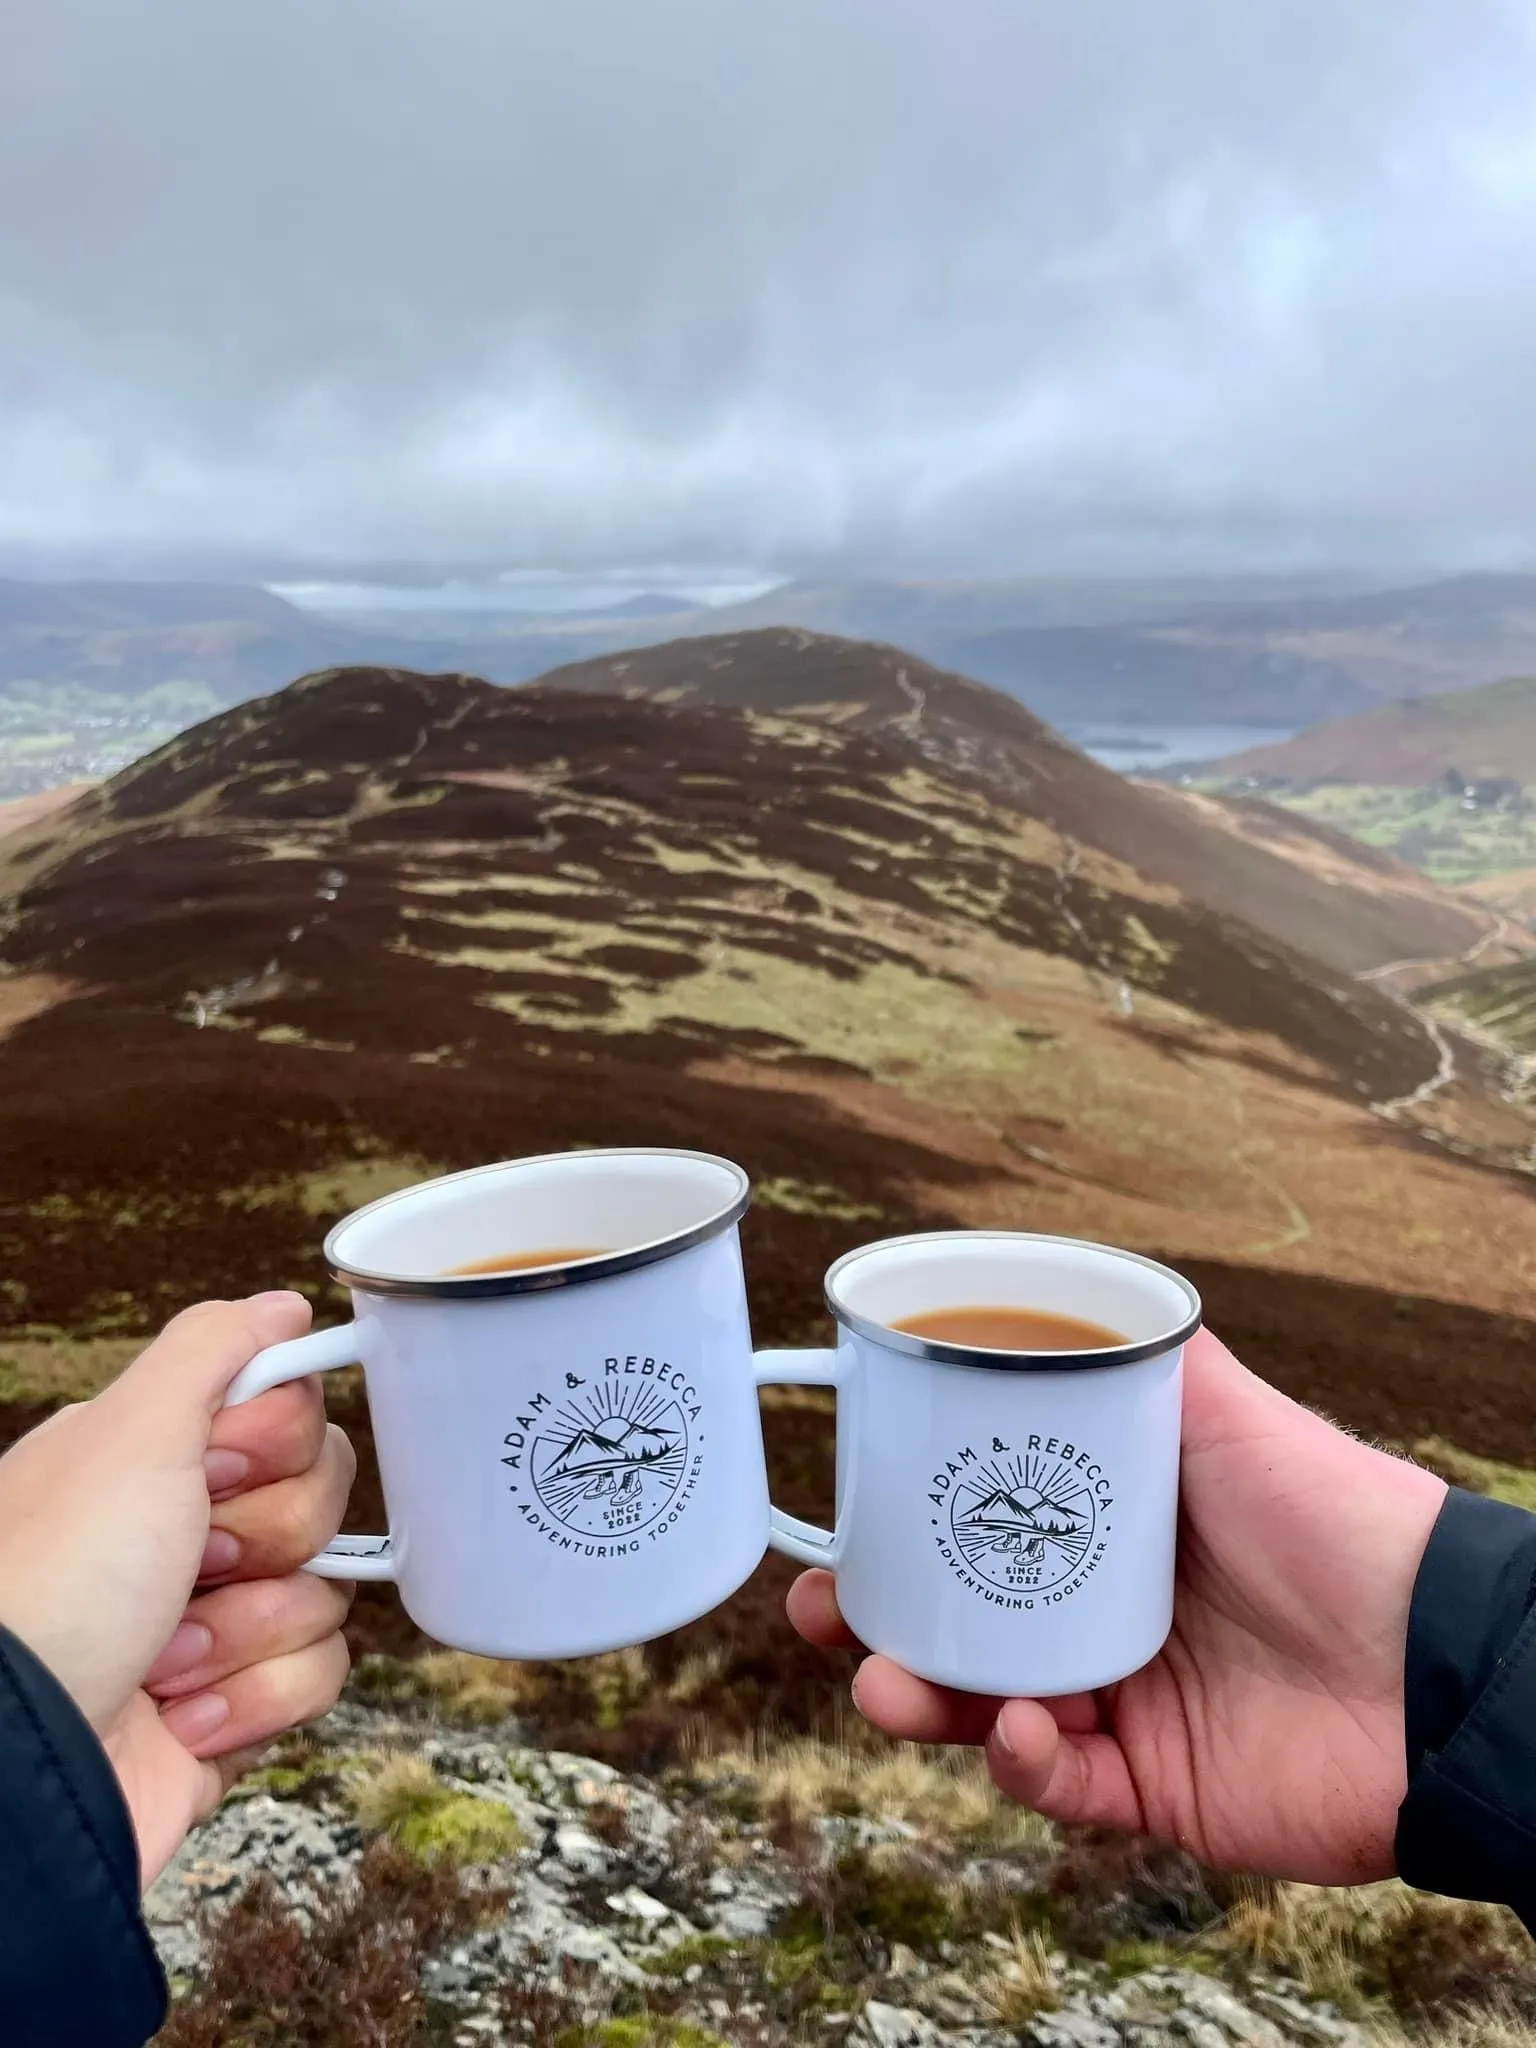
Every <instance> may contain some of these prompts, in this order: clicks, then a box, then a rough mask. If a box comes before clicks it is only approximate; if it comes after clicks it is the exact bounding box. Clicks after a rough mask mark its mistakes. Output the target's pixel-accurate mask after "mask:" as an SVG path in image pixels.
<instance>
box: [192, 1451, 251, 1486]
mask: <svg viewBox="0 0 1536 2048" xmlns="http://www.w3.org/2000/svg"><path fill="white" fill-rule="evenodd" d="M250 1470H251V1461H250V1459H249V1458H248V1457H247V1456H246V1455H245V1453H244V1451H204V1453H203V1474H204V1477H205V1478H206V1479H207V1481H208V1492H209V1494H210V1495H211V1496H212V1495H217V1494H221V1493H232V1492H233V1491H234V1489H235V1488H236V1487H237V1486H239V1485H240V1484H241V1483H242V1481H243V1480H245V1479H246V1478H248V1477H249V1475H250Z"/></svg>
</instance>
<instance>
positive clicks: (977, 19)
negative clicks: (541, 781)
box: [0, 0, 1536, 573]
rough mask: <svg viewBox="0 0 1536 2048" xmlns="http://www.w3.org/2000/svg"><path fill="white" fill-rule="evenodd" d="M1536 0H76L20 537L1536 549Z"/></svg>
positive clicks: (787, 562) (757, 551) (643, 560)
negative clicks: (1534, 480) (1257, 0)
mask: <svg viewBox="0 0 1536 2048" xmlns="http://www.w3.org/2000/svg"><path fill="white" fill-rule="evenodd" d="M1528 19H1529V18H1528V16H1527V15H1526V14H1525V11H1524V10H1522V9H1519V8H1517V7H1516V6H1515V5H1513V4H1510V5H1504V4H1497V0H1393V4H1388V0H1356V4H1355V5H1354V6H1352V7H1350V8H1348V9H1344V10H1340V9H1338V8H1337V7H1336V6H1329V7H1324V6H1323V5H1322V4H1321V0H1291V4H1289V5H1288V6H1287V7H1286V8H1285V9H1283V10H1282V9H1278V8H1277V9H1268V10H1254V9H1246V8H1234V7H1232V6H1231V5H1230V4H1229V0H1164V4H1162V5H1160V6H1158V7H1156V8H1146V9H1132V8H1128V7H1126V6H1125V5H1124V4H1123V0H1076V4H1075V5H1074V6H1072V7H1071V8H1060V7H1050V8H1047V7H1044V6H1039V5H1034V4H1028V0H1026V4H1020V0H951V4H949V5H948V6H945V7H942V8H939V7H935V6H933V5H931V4H929V0H777V4H776V5H775V6H773V7H772V8H755V9H748V8H739V7H721V6H720V5H718V4H717V0H652V4H650V5H647V6H645V7H637V6H635V5H633V4H632V0H574V4H571V5H568V6H563V7H558V8H538V9H535V8H525V7H512V6H508V5H507V4H506V0H437V4H435V5H433V6H431V7H426V6H422V5H421V4H420V0H222V4H220V5H219V6H216V7H210V6H207V5H204V4H201V0H139V4H138V5H136V6H135V7H134V8H132V9H122V8H118V7H113V6H109V5H108V4H107V0H51V4H49V5H48V6H46V7H44V6H43V5H42V4H41V0H23V5H22V7H21V8H20V9H19V10H16V9H13V10H12V11H11V13H10V14H9V15H8V16H7V19H6V22H5V24H4V25H3V26H0V247H3V249H4V261H3V263H0V543H9V544H11V545H12V546H25V545H40V546H55V547H76V546H89V545H98V546H112V545H116V546H127V547H134V546H138V547H143V548H151V547H155V548H183V549H185V548H194V547H201V546H206V547H210V548H212V547H217V548H224V549H232V550H242V549H243V550H247V551H257V552H260V551H262V550H266V551H268V552H272V553H274V554H275V553H282V554H285V555H287V556H295V557H297V556H303V555H305V554H312V555H315V556H317V557H324V558H326V559H329V560H343V561H344V560H346V559H348V558H354V559H358V560H364V559H368V558H373V557H378V556H380V555H398V556H406V557H414V558H417V559H423V560H442V561H450V560H451V561H462V560H466V559H476V560H485V561H489V562H496V563H502V564H506V565H508V566H510V567H514V568H518V567H521V568H534V567H537V568H540V569H547V568H563V569H570V570H574V571H582V572H590V571H592V570H594V569H596V568H599V567H602V566H604V565H609V564H612V563H614V562H623V563H626V564H631V565H635V567H636V568H637V570H643V569H644V568H645V566H646V565H648V564H664V563H679V562H682V563H689V564H694V565H699V566H700V567H701V568H702V569H705V570H707V569H708V567H709V565H711V564H716V565H722V566H723V565H741V564H756V565H763V566H765V567H771V568H775V569H782V570H796V569H810V568H816V567H832V566H836V567H841V568H844V569H849V568H864V569H869V568H884V569H906V570H908V571H914V570H929V571H954V572H972V573H987V572H994V573H1006V572H1010V571H1022V570H1027V569H1030V568H1038V567H1046V568H1049V567H1074V568H1084V567H1094V566H1105V567H1122V566H1125V565H1127V564H1132V563H1134V564H1136V565H1139V566H1141V565H1144V566H1157V565H1159V564H1168V565H1175V564H1177V565H1179V566H1187V565H1189V564H1190V563H1192V562H1196V561H1211V562H1215V561H1220V560H1227V561H1231V562H1273V563H1276V564H1291V563H1301V562H1306V561H1309V560H1324V559H1330V558H1334V559H1337V558H1340V557H1343V558H1347V559H1350V560H1353V561H1361V562H1363V561H1365V560H1368V559H1372V558H1379V559H1388V558H1392V559H1399V558H1400V559H1403V560H1408V559H1415V560H1417V559H1424V560H1431V559H1433V560H1439V561H1444V562H1447V563H1456V562H1461V561H1498V560H1506V559H1510V560H1512V559H1523V558H1524V556H1525V555H1526V554H1528V553H1530V552H1531V551H1533V549H1536V496H1533V490H1532V485H1531V482H1530V480H1529V477H1528V475H1527V459H1526V458H1527V450H1528V449H1529V448H1530V447H1531V445H1532V443H1533V439H1536V431H1533V430H1536V399H1533V398H1532V396H1531V393H1532V391H1533V388H1536V383H1533V378H1532V375H1531V369H1530V359H1531V356H1532V352H1533V347H1536V344H1533V342H1532V338H1531V337H1532V334H1533V332H1536V234H1533V232H1532V230H1533V227H1536V143H1533V141H1532V140H1531V138H1532V136H1533V135H1536V120H1533V114H1536V47H1533V40H1532V31H1531V28H1530V27H1529V26H1528ZM733 573H734V572H733Z"/></svg>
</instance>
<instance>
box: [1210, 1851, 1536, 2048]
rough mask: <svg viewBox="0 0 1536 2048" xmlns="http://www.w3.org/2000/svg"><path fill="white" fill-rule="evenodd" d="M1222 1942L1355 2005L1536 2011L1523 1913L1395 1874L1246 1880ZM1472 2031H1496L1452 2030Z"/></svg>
mask: <svg viewBox="0 0 1536 2048" xmlns="http://www.w3.org/2000/svg"><path fill="white" fill-rule="evenodd" d="M1213 1946H1215V1947H1216V1948H1218V1949H1222V1948H1225V1949H1227V1950H1229V1951H1231V1950H1235V1951H1237V1952H1238V1953H1239V1954H1240V1955H1242V1956H1243V1957H1244V1958H1245V1959H1246V1960H1248V1961H1250V1962H1254V1963H1257V1964H1259V1965H1261V1966H1262V1967H1264V1968H1267V1969H1272V1970H1278V1971H1281V1972H1283V1973H1284V1974H1286V1975H1289V1976H1294V1977H1296V1978H1298V1979H1299V1980H1300V1982H1301V1983H1302V1984H1304V1985H1305V1986H1306V1988H1307V1990H1308V1991H1309V1992H1311V1993H1312V1994H1313V1995H1314V1996H1316V1997H1321V1998H1330V1999H1333V2000H1334V2001H1335V2002H1336V2003H1338V2004H1340V2005H1342V2006H1344V2007H1345V2008H1346V2009H1349V2008H1353V2009H1356V2010H1358V2009H1359V2008H1360V2007H1361V2004H1362V2001H1363V2000H1371V1999H1383V2000H1385V2001H1387V2003H1388V2004H1389V2005H1390V2006H1391V2008H1392V2010H1393V2011H1395V2012H1397V2013H1400V2014H1403V2015H1405V2016H1417V2017H1418V2018H1419V2019H1421V2020H1426V2021H1427V2020H1430V2019H1433V2020H1434V2021H1435V2022H1436V2023H1437V2024H1440V2023H1445V2024H1450V2023H1451V2022H1453V2021H1454V2022H1456V2023H1458V2024H1460V2023H1461V2016H1463V2015H1466V2014H1469V2013H1474V2012H1475V2013H1476V2014H1478V2015H1481V2014H1482V2013H1483V2012H1485V2011H1490V2010H1491V2011H1495V2012H1503V2013H1505V2014H1507V2015H1508V2016H1510V2017H1513V2016H1514V2015H1515V2014H1516V2013H1517V2012H1525V2013H1531V2012H1536V1948H1533V1946H1532V1943H1531V1939H1530V1937H1529V1935H1528V1934H1527V1933H1526V1932H1525V1930H1524V1928H1523V1927H1521V1925H1520V1924H1519V1922H1518V1921H1517V1920H1516V1919H1515V1917H1514V1915H1513V1914H1511V1913H1509V1912H1506V1911H1505V1910H1504V1908H1502V1907H1499V1906H1485V1905H1479V1904H1474V1903H1471V1902H1469V1901H1466V1900H1462V1899H1445V1898H1439V1897H1437V1896H1435V1895H1433V1894H1430V1893H1423V1892H1413V1891H1410V1890H1409V1889H1408V1888H1407V1886H1406V1885H1402V1884H1398V1883H1396V1882H1395V1881H1394V1882H1391V1883H1387V1884H1379V1885H1367V1886H1359V1887H1355V1888H1352V1889H1339V1890H1331V1889H1323V1888H1320V1887H1318V1886H1314V1885H1299V1884H1281V1885H1275V1884H1270V1883H1267V1882H1264V1881H1253V1882H1251V1883H1240V1885H1239V1895H1238V1898H1237V1900H1236V1902H1235V1903H1234V1904H1233V1905H1232V1906H1231V1907H1230V1909H1229V1910H1228V1912H1227V1915H1226V1918H1225V1920H1224V1922H1223V1924H1222V1926H1221V1927H1220V1928H1219V1929H1218V1930H1217V1931H1216V1932H1215V1934H1214V1936H1213ZM1465 2024H1466V2025H1468V2026H1470V2025H1472V2024H1473V2022H1472V2020H1470V2019H1468V2020H1466V2022H1465ZM1476 2024H1477V2025H1482V2024H1483V2021H1482V2019H1481V2017H1479V2018H1478V2019H1477V2021H1476ZM1436 2038H1437V2039H1438V2037H1436ZM1462 2038H1465V2039H1466V2040H1467V2041H1469V2042H1470V2041H1474V2040H1475V2041H1482V2040H1484V2039H1492V2038H1495V2037H1493V2036H1486V2035H1483V2034H1479V2033H1471V2034H1465V2035H1464V2036H1458V2035H1454V2034H1453V2035H1451V2036H1448V2037H1447V2039H1448V2040H1452V2039H1454V2040H1460V2039H1462ZM1520 2038H1525V2037H1523V2036H1521V2037H1520Z"/></svg>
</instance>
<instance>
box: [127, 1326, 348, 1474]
mask: <svg viewBox="0 0 1536 2048" xmlns="http://www.w3.org/2000/svg"><path fill="white" fill-rule="evenodd" d="M309 1324H310V1308H309V1303H308V1302H307V1301H306V1300H305V1299H304V1297H303V1295H302V1294H291V1293H287V1292H283V1293H276V1294H253V1295H251V1296H250V1297H249V1298H248V1299H247V1300H245V1301H200V1302H198V1303H197V1304H196V1306H195V1307H193V1308H188V1309H183V1310H182V1312H181V1314H180V1315H179V1316H175V1317H173V1318H172V1320H171V1321H170V1322H168V1323H167V1324H166V1326H165V1328H164V1329H163V1330H162V1331H161V1332H160V1335H159V1336H158V1337H157V1338H156V1339H155V1341H154V1343H153V1344H151V1345H150V1346H149V1348H148V1350H147V1351H143V1352H141V1353H140V1354H139V1356H138V1357H137V1358H136V1359H135V1360H134V1361H133V1363H132V1365H130V1366H129V1367H128V1368H127V1370H126V1371H125V1372H123V1373H122V1374H121V1375H120V1376H119V1377H118V1378H117V1379H116V1380H114V1381H113V1383H112V1385H111V1386H110V1387H108V1388H107V1390H106V1392H105V1393H104V1394H102V1395H101V1396H99V1398H100V1399H101V1400H102V1401H103V1402H105V1403H107V1404H108V1405H109V1406H110V1407H111V1408H112V1409H113V1410H114V1411H115V1413H116V1418H117V1422H118V1425H119V1426H120V1427H124V1428H130V1429H137V1428H138V1427H139V1426H142V1427H144V1428H146V1429H148V1430H150V1431H152V1432H153V1433H154V1434H155V1435H156V1436H158V1437H159V1438H160V1439H161V1440H162V1441H164V1440H165V1439H166V1438H168V1437H169V1438H170V1439H171V1440H173V1441H174V1440H175V1439H177V1438H179V1437H182V1436H184V1437H185V1438H186V1440H187V1442H188V1445H189V1446H192V1445H193V1444H194V1440H195V1448H196V1450H198V1451H199V1452H200V1451H201V1449H202V1447H203V1445H204V1444H205V1443H206V1441H207V1436H208V1425H209V1423H210V1422H211V1421H212V1419H213V1417H214V1416H215V1415H216V1414H217V1413H218V1411H219V1409H220V1407H221V1406H222V1405H223V1401H224V1396H225V1394H226V1393H227V1391H228V1389H229V1386H230V1382H231V1381H232V1380H233V1379H234V1377H235V1374H236V1373H237V1372H239V1370H240V1368H241V1367H242V1366H243V1365H247V1364H249V1363H250V1361H251V1359H252V1358H253V1357H254V1356H255V1355H256V1353H257V1352H258V1351H262V1350H264V1349H265V1348H266V1346H267V1345H269V1344H280V1343H282V1342H284V1340H285V1339H287V1338H290V1337H302V1336H303V1334H304V1332H305V1331H306V1330H307V1329H308V1328H309Z"/></svg>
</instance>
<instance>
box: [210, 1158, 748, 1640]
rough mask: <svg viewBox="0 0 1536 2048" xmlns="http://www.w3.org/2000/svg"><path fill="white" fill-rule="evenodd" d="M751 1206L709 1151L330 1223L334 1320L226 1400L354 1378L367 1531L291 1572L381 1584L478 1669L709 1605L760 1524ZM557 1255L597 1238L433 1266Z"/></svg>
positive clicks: (455, 1194) (518, 1171)
mask: <svg viewBox="0 0 1536 2048" xmlns="http://www.w3.org/2000/svg"><path fill="white" fill-rule="evenodd" d="M749 1199H750V1190H749V1184H748V1181H747V1176H746V1174H745V1173H744V1172H743V1171H742V1169H741V1168H740V1167H739V1166H735V1165H733V1164H732V1163H731V1162H730V1161H729V1160H726V1159H716V1158H713V1157H711V1156H710V1155H708V1154H705V1153H697V1152H677V1151H661V1150H658V1151H646V1150H610V1151H594V1152H567V1153H558V1154H553V1155H551V1156H549V1157H545V1158H536V1159H520V1160H513V1161H510V1162H507V1163H505V1164H502V1165H497V1166H486V1167H479V1168H476V1169H475V1170H473V1171H471V1172H468V1173H458V1174H451V1175H449V1176H448V1177H447V1178H446V1179H443V1180H437V1181H430V1182H426V1183H424V1184H423V1185H421V1186H419V1187H414V1188H409V1189H407V1190H405V1192H403V1193H401V1194H397V1195H389V1196H386V1197H385V1198H384V1199H383V1200H382V1201H378V1202H374V1203H372V1204H371V1205H370V1206H369V1207H367V1208H365V1209H359V1210H358V1211H357V1212H356V1213H355V1214H354V1215H352V1216H349V1217H348V1218H346V1220H345V1221H344V1222H342V1223H340V1224H338V1225H337V1226H336V1228H335V1229H334V1230H333V1231H332V1232H331V1234H330V1236H329V1237H328V1238H327V1239H326V1245H325V1251H326V1258H327V1261H328V1263H329V1265H330V1268H331V1271H332V1273H333V1274H334V1275H335V1276H336V1278H337V1279H339V1280H340V1281H342V1283H343V1284H344V1285H346V1286H348V1287H349V1288H350V1289H351V1292H352V1301H353V1321H352V1322H351V1323H349V1324H345V1325H343V1326H342V1327H340V1328H338V1329H328V1330H318V1331H315V1332H313V1333H312V1334H311V1335H309V1336H307V1337H300V1338H297V1339H295V1340H294V1341H293V1342H291V1343H287V1344H277V1345H273V1346H272V1347H271V1348H270V1349H269V1350H266V1351H263V1352H261V1353H259V1354H258V1355H257V1357H255V1358H254V1359H252V1361H251V1363H250V1364H249V1365H248V1366H246V1367H245V1368H244V1370H243V1371H242V1372H241V1373H240V1374H239V1375H238V1377H237V1378H236V1380H235V1382H234V1385H233V1386H232V1388H231V1390H230V1394H229V1401H230V1402H231V1403H236V1402H241V1401H249V1400H251V1399H253V1398H254V1397H255V1396H256V1395H257V1394H260V1393H264V1392H265V1391H266V1389H267V1388H268V1387H275V1386H278V1385H280V1384H281V1383H282V1382H283V1381H285V1380H292V1379H297V1378H299V1377H300V1376H301V1375H303V1374H305V1373H311V1372H323V1371H326V1370H329V1369H330V1368H332V1367H336V1366H341V1365H351V1364H361V1365H362V1367H363V1372H364V1376H365V1379H366V1384H367V1389H368V1404H369V1409H370V1412H371V1414H372V1418H373V1431H374V1442H375V1446H376V1449H377V1453H378V1461H379V1472H380V1477H381V1479H382V1481H383V1487H384V1497H385V1501H386V1504H387V1509H388V1517H389V1533H388V1535H387V1536H372V1537H357V1536H352V1537H345V1536H344V1537H338V1539H337V1540H336V1542H335V1543H333V1544H332V1545H331V1546H330V1548H329V1549H328V1550H326V1551H325V1552H323V1553H322V1555H321V1556H319V1557H318V1558H315V1559H314V1560H313V1561H312V1562H311V1564H310V1565H309V1567H308V1568H309V1570H311V1571H313V1572H316V1573H318V1574H319V1575H320V1576H322V1577H326V1578H339V1579H365V1580H377V1579H392V1580H394V1581H395V1582H396V1584H397V1585H398V1586H399V1588H400V1597H401V1600H402V1602H403V1603H404V1605H405V1608H406V1611H407V1612H408V1613H409V1614H410V1616H411V1617H412V1619H413V1620H414V1621H415V1622H416V1623H417V1624H418V1625H419V1626H420V1627H421V1628H422V1629H424V1630H425V1631H426V1633H427V1634H428V1635H430V1636H434V1637H436V1638H437V1640H438V1641H439V1642H443V1643H449V1644H452V1645H453V1646H454V1647H456V1648H458V1649H463V1650H474V1651H478V1652H480V1653H481V1654H483V1655H485V1656H491V1657H517V1658H549V1657H579V1656H585V1655H588V1654H591V1653H593V1652H596V1651H600V1650H610V1649H617V1648H620V1647H622V1646H624V1645H627V1644H631V1643H639V1642H645V1641H648V1640H649V1639H650V1638H651V1637H653V1636H658V1635H662V1634H665V1633H666V1632H667V1631H668V1630H670V1629H674V1628H678V1627H681V1626H682V1625H683V1624H684V1623H685V1622H689V1621H693V1620H696V1619H697V1618H698V1617H699V1616H700V1615H701V1614H705V1613H707V1612H708V1611H709V1610H710V1609H711V1608H712V1607H715V1606H718V1605H719V1603H720V1602H721V1601H722V1600H725V1599H727V1598H728V1597H729V1596H730V1595H731V1594H732V1593H734V1592H735V1591H736V1590H737V1588H738V1587H739V1586H741V1585H742V1584H743V1583H744V1582H745V1581H746V1580H747V1579H748V1578H749V1577H750V1576H751V1574H752V1572H753V1570H754V1569H755V1568H756V1566H757V1565H758V1563H759V1562H760V1560H761V1559H762V1556H763V1553H764V1551H765V1550H766V1548H767V1544H768V1531H769V1507H768V1482H767V1476H766V1472H765V1469H764V1463H763V1439H762V1425H761V1421H760V1418H759V1414H758V1407H757V1384H758V1378H759V1375H758V1374H757V1372H756V1371H755V1368H754V1363H753V1358H752V1341H751V1335H750V1330H749V1325H748V1319H747V1298H746V1287H745V1282H744V1280H743V1276H742V1266H741V1248H740V1243H739V1240H738V1233H737V1224H738V1222H739V1220H740V1218H741V1216H742V1214H743V1213H744V1212H745V1210H746V1207H747V1204H748V1201H749ZM566 1247H572V1248H576V1249H591V1248H594V1247H595V1248H600V1249H599V1252H598V1255H597V1256H594V1257H589V1258H584V1259H574V1260H572V1259H567V1260H566V1261H565V1262H564V1263H560V1264H555V1265H551V1266H544V1267H540V1268H537V1269H533V1270H522V1271H510V1272H501V1273H490V1274H477V1275H474V1276H463V1275H454V1274H452V1273H450V1271H449V1269H450V1268H452V1267H456V1266H465V1265H469V1264H472V1263H476V1262H479V1261H483V1260H487V1259H492V1258H498V1257H501V1256H503V1255H505V1254H506V1253H508V1252H510V1251H513V1250H522V1251H538V1250H556V1249H560V1248H566ZM763 1377H772V1373H771V1370H770V1371H768V1372H766V1373H765V1374H764V1375H763Z"/></svg>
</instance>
